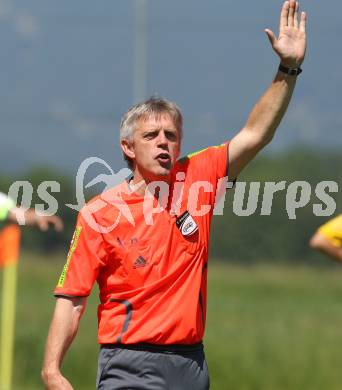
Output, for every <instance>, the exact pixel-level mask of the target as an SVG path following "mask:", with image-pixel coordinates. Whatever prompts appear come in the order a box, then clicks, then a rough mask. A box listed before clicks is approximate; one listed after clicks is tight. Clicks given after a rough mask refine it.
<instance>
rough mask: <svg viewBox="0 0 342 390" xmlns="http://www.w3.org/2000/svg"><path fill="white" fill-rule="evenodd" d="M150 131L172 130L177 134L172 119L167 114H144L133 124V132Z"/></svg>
mask: <svg viewBox="0 0 342 390" xmlns="http://www.w3.org/2000/svg"><path fill="white" fill-rule="evenodd" d="M152 129H154V130H158V129H167V130H173V129H174V130H176V131H178V133H179V129H177V126H176V123H175V121H174V119H173V118H172V116H171V115H170V114H169V113H167V112H156V113H146V114H143V115H142V116H141V117H140V118H139V119H138V120H136V122H135V126H134V132H136V131H145V130H152Z"/></svg>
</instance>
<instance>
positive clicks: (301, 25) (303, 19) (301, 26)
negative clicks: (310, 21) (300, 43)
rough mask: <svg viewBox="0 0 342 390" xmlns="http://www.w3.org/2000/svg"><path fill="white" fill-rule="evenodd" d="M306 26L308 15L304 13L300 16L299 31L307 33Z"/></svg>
mask: <svg viewBox="0 0 342 390" xmlns="http://www.w3.org/2000/svg"><path fill="white" fill-rule="evenodd" d="M305 26H306V13H305V12H302V13H301V14H300V23H299V30H300V31H302V32H304V33H305Z"/></svg>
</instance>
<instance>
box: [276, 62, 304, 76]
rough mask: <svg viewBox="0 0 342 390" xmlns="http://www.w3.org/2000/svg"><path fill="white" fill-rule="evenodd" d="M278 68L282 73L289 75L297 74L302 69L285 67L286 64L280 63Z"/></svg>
mask: <svg viewBox="0 0 342 390" xmlns="http://www.w3.org/2000/svg"><path fill="white" fill-rule="evenodd" d="M278 70H279V71H280V72H282V73H285V74H288V75H290V76H298V75H299V74H301V73H302V72H303V70H302V69H301V68H300V67H298V68H287V67H286V66H284V65H282V64H280V65H279V68H278Z"/></svg>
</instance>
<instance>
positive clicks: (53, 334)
mask: <svg viewBox="0 0 342 390" xmlns="http://www.w3.org/2000/svg"><path fill="white" fill-rule="evenodd" d="M85 306H86V299H85V298H58V299H57V302H56V308H55V312H54V315H53V319H52V322H51V326H50V329H49V334H48V338H47V342H46V347H45V357H44V364H43V369H42V379H43V382H44V384H45V388H46V389H48V390H57V389H58V390H70V389H72V386H71V384H70V383H69V382H68V381H67V379H65V378H64V377H63V376H62V374H61V365H62V361H63V358H64V355H65V353H66V351H67V350H68V348H69V347H70V345H71V343H72V341H73V339H74V338H75V335H76V333H77V330H78V325H79V321H80V319H81V316H82V314H83V312H84V310H85Z"/></svg>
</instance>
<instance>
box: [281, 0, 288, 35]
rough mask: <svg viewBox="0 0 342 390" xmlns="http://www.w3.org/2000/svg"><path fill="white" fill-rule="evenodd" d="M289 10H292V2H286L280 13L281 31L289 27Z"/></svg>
mask: <svg viewBox="0 0 342 390" xmlns="http://www.w3.org/2000/svg"><path fill="white" fill-rule="evenodd" d="M289 8H290V2H289V1H285V3H284V4H283V8H282V9H281V13H280V30H281V29H282V28H284V27H286V26H287V23H288V17H289Z"/></svg>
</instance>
